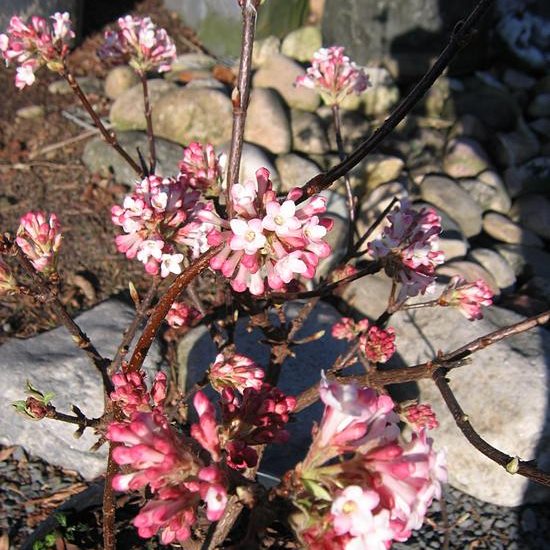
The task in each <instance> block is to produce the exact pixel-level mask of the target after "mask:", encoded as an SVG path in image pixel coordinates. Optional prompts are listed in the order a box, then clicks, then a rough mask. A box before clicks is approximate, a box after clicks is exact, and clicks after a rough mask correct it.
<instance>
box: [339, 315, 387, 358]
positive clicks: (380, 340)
mask: <svg viewBox="0 0 550 550" xmlns="http://www.w3.org/2000/svg"><path fill="white" fill-rule="evenodd" d="M332 336H333V337H334V338H336V339H338V340H348V341H352V340H355V339H356V338H358V339H359V349H360V350H361V352H362V353H363V354H364V355H365V357H366V358H367V359H368V360H369V361H371V362H373V363H386V362H387V361H389V359H390V358H391V356H392V355H393V354H394V353H395V331H394V330H393V328H391V327H389V328H387V329H383V328H379V327H377V326H376V325H373V326H370V324H369V321H368V319H362V320H361V321H359V322H355V321H354V320H353V319H350V318H349V317H342V319H341V320H340V321H339V322H338V323H335V324H334V325H333V327H332Z"/></svg>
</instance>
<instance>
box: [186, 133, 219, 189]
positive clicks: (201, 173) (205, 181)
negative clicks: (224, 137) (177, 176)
mask: <svg viewBox="0 0 550 550" xmlns="http://www.w3.org/2000/svg"><path fill="white" fill-rule="evenodd" d="M180 172H181V174H182V175H184V176H185V177H186V179H187V182H188V185H189V186H190V187H192V188H193V189H198V190H200V191H202V192H203V193H209V194H213V195H217V194H218V192H219V188H220V184H221V180H222V169H221V166H220V162H219V159H218V157H217V156H216V153H215V151H214V147H213V146H212V145H211V144H210V143H206V144H204V145H203V144H202V143H199V142H196V141H194V142H191V143H190V144H189V145H188V146H187V147H186V148H185V149H184V151H183V159H182V161H181V162H180Z"/></svg>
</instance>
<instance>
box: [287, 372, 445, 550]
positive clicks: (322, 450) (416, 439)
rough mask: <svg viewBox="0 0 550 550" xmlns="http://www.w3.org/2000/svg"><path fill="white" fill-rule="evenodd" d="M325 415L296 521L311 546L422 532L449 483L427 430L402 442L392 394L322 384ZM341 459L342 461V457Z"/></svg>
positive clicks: (353, 545)
mask: <svg viewBox="0 0 550 550" xmlns="http://www.w3.org/2000/svg"><path fill="white" fill-rule="evenodd" d="M320 394H321V399H322V400H323V402H324V403H325V412H324V414H323V417H322V419H321V423H320V425H319V427H318V428H316V430H315V431H314V439H313V444H312V446H311V448H310V450H309V452H308V454H307V456H306V458H305V460H304V462H303V463H301V464H300V465H298V467H297V469H296V476H297V479H298V480H299V481H300V482H301V484H302V487H303V490H302V491H300V492H299V494H297V495H296V498H297V499H298V500H299V501H300V503H301V506H300V509H301V511H302V513H301V516H300V520H299V521H296V525H297V529H298V531H299V536H300V538H301V539H302V541H304V544H306V546H307V547H308V548H315V549H321V548H334V549H346V550H348V549H360V548H373V549H383V548H388V547H389V546H390V545H391V542H392V541H405V540H407V538H408V537H409V536H410V534H411V531H412V530H413V529H418V528H419V527H420V526H421V525H422V522H423V519H424V516H425V514H426V511H427V509H428V507H429V505H430V504H431V502H432V500H433V499H434V498H440V496H441V483H443V482H445V481H446V469H445V466H444V457H443V455H442V454H441V453H436V452H435V451H434V450H433V449H432V441H431V439H429V438H427V437H426V434H425V430H421V431H419V432H418V433H415V434H413V435H412V438H411V440H410V441H402V440H401V439H400V431H399V427H398V424H397V423H398V421H399V417H398V416H397V414H396V413H395V411H394V408H395V404H394V402H393V401H392V399H391V398H390V397H389V396H387V395H377V394H376V392H375V391H374V390H371V389H367V388H359V387H357V386H355V385H352V384H349V385H341V384H338V383H336V382H334V383H332V382H331V383H329V382H327V381H326V379H323V381H322V383H321V390H320ZM335 459H338V460H335Z"/></svg>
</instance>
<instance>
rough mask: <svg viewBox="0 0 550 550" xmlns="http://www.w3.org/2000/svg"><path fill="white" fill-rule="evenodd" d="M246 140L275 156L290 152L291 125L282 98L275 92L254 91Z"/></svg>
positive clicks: (245, 134) (269, 90)
mask: <svg viewBox="0 0 550 550" xmlns="http://www.w3.org/2000/svg"><path fill="white" fill-rule="evenodd" d="M244 139H245V140H246V141H249V142H250V143H255V144H256V145H260V146H261V147H264V149H267V150H268V151H271V152H272V153H275V154H281V153H288V152H289V151H290V144H291V133H290V124H289V121H288V117H287V114H286V111H285V108H284V105H283V103H282V101H281V98H280V96H279V94H277V92H275V91H274V90H271V89H269V88H256V89H254V90H252V93H251V95H250V103H249V106H248V113H247V117H246V126H245V129H244Z"/></svg>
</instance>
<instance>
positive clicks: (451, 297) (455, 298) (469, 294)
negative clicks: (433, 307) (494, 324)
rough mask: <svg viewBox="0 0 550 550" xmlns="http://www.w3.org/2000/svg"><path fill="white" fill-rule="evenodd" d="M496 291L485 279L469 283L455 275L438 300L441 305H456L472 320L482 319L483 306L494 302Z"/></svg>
mask: <svg viewBox="0 0 550 550" xmlns="http://www.w3.org/2000/svg"><path fill="white" fill-rule="evenodd" d="M493 296H494V292H493V291H492V290H491V289H490V288H489V286H488V285H487V283H486V282H485V281H484V280H483V279H478V280H477V281H474V282H473V283H467V282H466V281H465V280H464V279H463V278H462V277H460V276H459V275H456V276H455V277H453V278H452V279H451V281H450V283H449V285H448V286H447V288H446V289H445V290H444V291H443V294H441V296H440V297H439V299H438V300H437V302H438V304H439V305H441V306H451V307H456V308H458V310H459V311H460V313H462V315H464V316H465V317H466V318H467V319H469V320H470V321H475V320H476V319H481V318H482V317H483V312H482V310H481V306H485V307H489V306H490V305H491V304H492V303H493Z"/></svg>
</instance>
